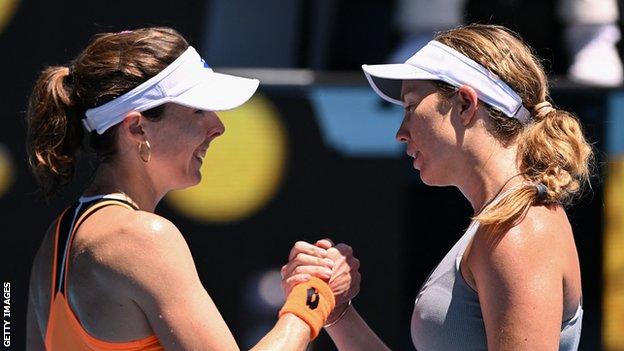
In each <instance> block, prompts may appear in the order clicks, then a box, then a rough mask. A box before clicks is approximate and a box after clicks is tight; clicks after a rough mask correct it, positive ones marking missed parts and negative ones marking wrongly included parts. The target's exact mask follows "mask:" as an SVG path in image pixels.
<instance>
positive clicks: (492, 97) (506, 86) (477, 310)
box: [286, 24, 592, 350]
mask: <svg viewBox="0 0 624 351" xmlns="http://www.w3.org/2000/svg"><path fill="white" fill-rule="evenodd" d="M363 69H364V72H365V74H366V77H367V78H368V80H369V83H370V84H371V86H372V87H373V89H374V90H375V91H376V92H377V94H379V95H380V96H381V97H382V98H384V99H385V100H387V101H390V102H392V103H395V104H400V105H402V106H403V107H404V108H405V116H404V119H403V122H402V124H401V126H400V128H399V130H398V132H397V135H396V139H397V140H398V141H399V142H402V143H405V144H406V146H407V151H406V152H407V154H408V155H409V156H410V157H411V158H412V162H413V167H414V168H415V169H417V170H419V171H420V178H421V179H422V181H423V182H424V183H425V184H427V185H432V186H449V185H452V186H455V187H457V188H459V189H460V190H461V192H462V193H463V194H464V196H465V197H466V198H467V199H468V201H469V202H470V204H471V205H472V208H473V209H474V217H473V218H472V222H471V224H470V226H469V227H468V229H467V230H466V232H465V233H464V234H463V235H462V236H461V238H459V240H458V241H457V243H456V244H455V245H454V246H453V247H452V248H451V249H450V251H449V252H448V254H447V255H446V256H445V257H444V258H443V259H442V261H441V262H440V263H439V264H438V265H437V267H436V268H435V269H434V270H433V271H432V273H431V274H430V276H429V277H428V278H427V280H426V281H425V282H424V284H423V286H422V288H421V290H420V292H419V293H418V296H417V297H416V301H415V305H414V311H413V314H412V323H411V334H412V340H413V342H414V346H415V347H416V348H417V349H418V350H486V349H487V350H557V349H558V350H576V349H577V348H578V344H579V338H580V332H581V321H582V316H583V309H582V293H581V275H580V269H579V260H578V254H577V251H576V247H575V243H574V237H573V234H572V228H571V227H570V222H569V220H568V218H567V216H566V213H565V211H564V207H565V206H567V205H570V204H571V203H572V201H573V200H574V199H575V198H576V197H577V196H578V195H579V194H580V193H581V192H582V189H583V186H584V185H586V184H587V183H588V178H589V174H590V163H591V160H592V148H591V146H590V145H589V144H588V142H587V141H586V139H585V137H584V135H583V132H582V128H581V125H580V124H579V121H578V120H577V118H576V117H574V116H573V115H572V114H570V113H569V112H566V111H564V110H561V109H558V108H556V107H554V106H553V105H552V102H551V101H550V97H549V92H548V82H547V79H546V75H545V73H544V70H543V68H542V66H541V64H540V62H539V61H538V60H537V59H536V58H535V56H534V55H533V54H532V51H531V49H530V48H529V47H527V46H526V45H525V44H524V43H523V42H522V40H521V39H520V38H519V37H518V36H517V35H515V34H514V33H512V32H510V31H509V30H507V29H505V28H503V27H499V26H492V25H479V24H475V25H468V26H464V27H459V28H455V29H451V30H449V31H446V32H442V33H439V34H438V35H437V36H436V37H435V39H434V40H433V41H431V42H429V43H428V44H427V45H426V46H425V47H424V48H423V49H421V50H419V51H418V52H417V53H416V54H414V55H413V56H412V57H411V58H410V59H408V60H407V62H405V63H403V64H390V65H363ZM440 211H444V209H440ZM413 230H414V231H415V233H414V235H418V228H414V229H413ZM423 245H426V243H423ZM321 246H323V247H327V246H328V245H327V244H321ZM289 267H300V268H299V269H298V272H306V268H307V267H311V265H309V264H308V263H307V262H306V261H305V256H304V255H301V256H300V257H298V258H297V259H295V260H291V261H290V262H289ZM288 272H290V271H288ZM288 272H286V273H287V274H286V276H287V278H291V279H292V278H294V277H296V276H297V274H295V273H288ZM336 311H337V312H336V313H338V312H339V313H340V314H339V318H338V319H337V320H336V321H334V322H333V323H332V325H331V326H328V327H327V328H326V330H327V332H328V333H329V335H330V336H331V337H332V339H333V341H334V342H335V344H336V345H337V346H338V348H339V349H340V350H387V349H388V348H387V347H386V346H385V345H384V344H383V342H382V341H381V340H380V339H379V338H378V337H377V336H376V335H375V333H374V332H373V331H372V330H371V329H370V328H369V327H368V326H367V324H366V322H365V321H364V320H363V319H362V318H361V317H360V315H359V314H358V313H357V312H356V310H355V308H353V307H352V306H351V304H349V303H344V304H341V305H340V304H339V305H337V307H336Z"/></svg>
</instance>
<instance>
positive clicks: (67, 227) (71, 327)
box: [45, 194, 164, 351]
mask: <svg viewBox="0 0 624 351" xmlns="http://www.w3.org/2000/svg"><path fill="white" fill-rule="evenodd" d="M106 206H123V207H126V208H129V209H132V210H137V208H136V207H135V206H134V205H133V204H131V203H130V202H128V201H126V200H125V197H124V196H123V195H121V196H119V194H110V195H99V196H92V197H81V198H80V200H79V201H78V202H77V203H76V204H74V205H72V206H70V207H69V208H67V209H66V210H65V211H63V213H62V214H61V215H60V216H59V217H58V219H57V221H56V230H55V233H54V263H53V264H54V265H53V268H52V279H51V281H52V286H51V289H52V290H51V291H52V294H51V296H52V298H51V301H50V314H49V316H48V326H47V330H46V335H45V346H46V350H47V351H108V350H115V351H164V349H163V347H162V346H161V345H160V342H159V341H158V338H156V336H155V335H152V336H148V337H146V338H143V339H140V340H133V341H129V342H107V341H103V340H99V339H97V338H95V337H93V336H92V335H90V334H89V333H88V332H87V331H86V330H85V329H84V328H83V327H82V325H81V324H80V321H79V320H78V317H77V316H76V315H75V314H74V312H73V311H72V309H71V307H70V305H69V302H68V300H67V298H66V296H67V295H66V291H67V271H68V270H69V256H70V255H69V250H70V248H71V244H72V241H73V239H74V235H75V234H76V231H77V229H78V227H80V225H81V224H82V223H83V222H84V220H85V219H87V218H88V217H89V216H90V215H92V214H93V213H94V212H95V211H97V210H99V209H101V208H103V207H106Z"/></svg>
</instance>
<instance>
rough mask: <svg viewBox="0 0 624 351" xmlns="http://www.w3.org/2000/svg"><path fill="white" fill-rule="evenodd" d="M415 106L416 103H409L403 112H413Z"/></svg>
mask: <svg viewBox="0 0 624 351" xmlns="http://www.w3.org/2000/svg"><path fill="white" fill-rule="evenodd" d="M415 107H416V104H411V105H407V106H405V107H404V108H403V109H404V110H405V113H412V112H414V108H415Z"/></svg>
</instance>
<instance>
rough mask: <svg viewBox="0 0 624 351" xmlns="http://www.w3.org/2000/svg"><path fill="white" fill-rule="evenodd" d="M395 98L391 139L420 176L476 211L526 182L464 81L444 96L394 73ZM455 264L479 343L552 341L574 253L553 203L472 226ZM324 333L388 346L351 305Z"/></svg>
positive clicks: (574, 302)
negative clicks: (474, 307) (495, 227)
mask: <svg viewBox="0 0 624 351" xmlns="http://www.w3.org/2000/svg"><path fill="white" fill-rule="evenodd" d="M402 101H403V105H404V107H405V116H404V119H403V122H402V123H401V126H400V128H399V130H398V131H397V134H396V139H397V140H398V141H399V142H401V143H404V144H406V153H407V154H408V155H409V156H410V157H411V158H412V159H413V160H412V163H413V167H414V168H415V169H417V170H419V172H420V177H421V179H422V181H423V182H424V183H425V184H427V185H433V186H455V187H457V188H458V189H459V190H460V191H461V192H462V193H463V194H464V196H465V197H466V199H467V200H468V201H469V202H470V204H471V205H472V207H473V209H474V212H475V214H477V213H479V212H480V210H481V209H482V208H483V206H484V205H485V204H486V203H487V202H488V201H490V200H492V199H493V198H494V197H495V196H496V195H497V194H499V193H501V192H504V191H505V190H507V189H510V188H512V187H513V186H516V185H519V184H521V183H523V182H528V180H526V179H524V178H523V177H522V176H521V175H518V173H519V171H518V169H519V168H518V165H517V158H516V150H517V140H512V141H511V142H510V143H509V144H508V145H503V144H502V143H501V142H499V141H498V140H497V139H496V138H495V137H494V136H493V135H492V134H491V133H490V132H489V131H488V123H492V122H490V120H489V119H488V118H489V117H488V112H487V109H486V108H485V106H484V105H483V104H482V103H481V102H480V101H479V99H478V96H477V93H476V91H475V90H474V89H473V88H472V87H470V86H467V85H464V86H460V87H459V88H457V91H456V92H455V93H453V94H452V95H451V96H450V97H446V96H444V95H443V94H442V93H441V92H439V91H437V89H436V86H435V85H434V84H433V83H432V82H429V81H416V80H414V81H404V82H403V87H402ZM415 230H416V229H415ZM414 235H418V232H417V231H416V232H414ZM493 238H495V240H493ZM423 244H424V243H423ZM317 245H318V244H317ZM299 260H300V261H302V259H301V258H300V259H299ZM293 264H295V263H293ZM460 271H461V273H462V276H463V278H464V279H465V281H466V283H468V285H470V286H471V287H472V288H473V289H474V290H475V291H477V293H478V294H479V302H480V305H481V311H482V313H483V320H484V324H485V329H486V335H487V346H488V350H527V351H528V350H556V349H558V346H559V336H560V331H561V330H560V327H561V323H562V321H563V320H564V318H569V317H570V315H571V314H573V313H574V312H575V311H576V309H577V307H578V305H579V301H580V299H581V282H580V268H579V262H578V254H577V252H576V246H575V244H574V237H573V235H572V230H571V227H570V223H569V221H568V219H567V216H566V214H565V211H564V210H563V208H562V207H561V206H559V205H551V206H532V207H531V208H530V209H529V210H528V212H527V213H526V216H524V217H523V218H522V219H521V220H520V221H519V223H516V225H515V226H513V227H512V228H511V229H509V230H507V231H506V232H501V233H490V232H486V231H484V230H481V229H480V230H478V231H477V233H476V235H475V236H474V237H473V239H472V241H471V243H470V244H469V245H468V247H467V248H466V251H465V252H464V255H463V258H462V261H461V264H460ZM303 273H310V274H314V272H313V271H311V270H310V271H309V272H307V271H306V269H305V267H304V268H302V269H300V271H299V272H298V273H292V274H291V275H290V278H294V277H296V276H298V275H301V274H303ZM290 278H289V279H290ZM327 332H328V333H329V335H330V336H331V337H332V340H333V341H334V343H335V344H336V345H337V346H338V348H339V349H340V350H341V351H350V350H353V351H355V350H375V351H376V350H388V347H387V346H386V345H385V344H384V343H383V342H382V341H381V340H380V339H379V337H378V336H377V335H376V334H375V333H374V332H373V331H372V330H371V329H370V327H369V326H368V325H367V324H366V322H365V321H364V319H363V318H362V317H361V316H360V315H359V314H358V313H357V311H356V310H355V308H353V307H350V308H348V309H347V310H346V313H345V314H344V316H343V317H342V318H341V319H340V321H339V323H336V324H335V325H333V326H332V327H330V328H327Z"/></svg>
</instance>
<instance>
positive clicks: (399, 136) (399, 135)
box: [394, 123, 409, 143]
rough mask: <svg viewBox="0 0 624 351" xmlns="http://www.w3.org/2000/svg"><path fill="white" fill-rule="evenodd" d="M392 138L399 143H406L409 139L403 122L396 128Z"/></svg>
mask: <svg viewBox="0 0 624 351" xmlns="http://www.w3.org/2000/svg"><path fill="white" fill-rule="evenodd" d="M394 138H395V139H396V140H397V141H398V142H399V143H407V142H408V141H409V133H408V132H407V128H405V123H401V127H399V130H397V132H396V136H395V137H394Z"/></svg>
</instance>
